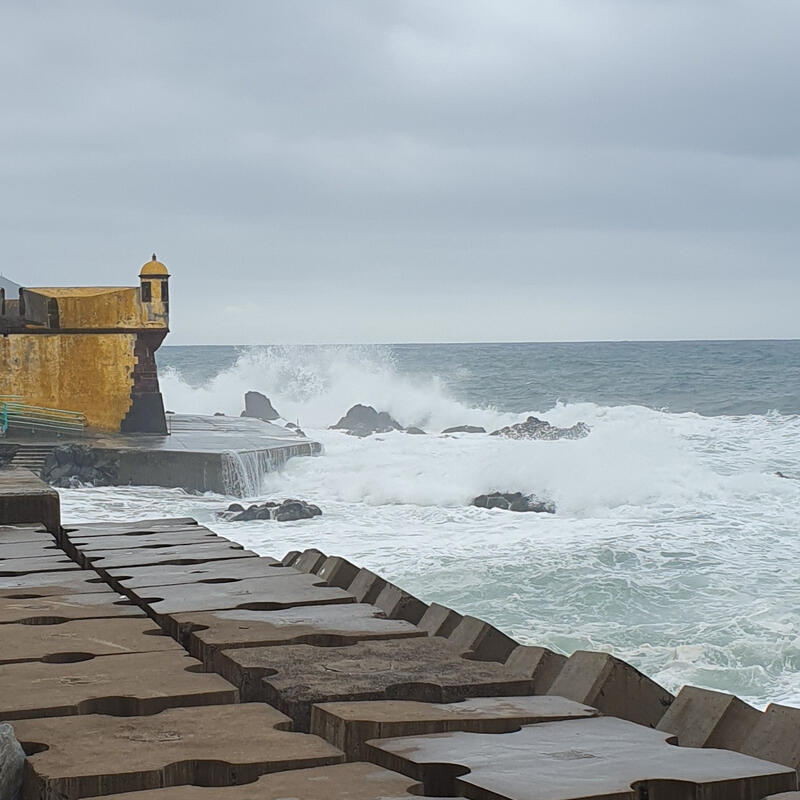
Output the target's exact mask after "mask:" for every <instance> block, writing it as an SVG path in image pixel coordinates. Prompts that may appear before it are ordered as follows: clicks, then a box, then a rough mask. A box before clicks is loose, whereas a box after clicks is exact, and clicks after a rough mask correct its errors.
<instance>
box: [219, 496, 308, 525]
mask: <svg viewBox="0 0 800 800" xmlns="http://www.w3.org/2000/svg"><path fill="white" fill-rule="evenodd" d="M320 514H322V509H321V508H320V507H319V506H315V505H314V504H313V503H307V502H306V501H305V500H297V499H295V498H293V497H292V498H289V499H287V500H283V501H282V502H276V501H274V500H267V501H266V502H264V503H260V504H259V503H253V504H252V505H250V506H248V507H247V508H244V507H243V506H242V505H240V504H239V503H231V504H230V505H229V506H228V509H227V511H220V512H219V514H218V516H220V517H222V518H223V519H227V520H229V521H230V522H247V521H249V520H253V519H274V520H276V521H277V522H292V521H294V520H298V519H312V518H313V517H318V516H320Z"/></svg>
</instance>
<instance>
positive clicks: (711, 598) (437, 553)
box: [63, 348, 800, 703]
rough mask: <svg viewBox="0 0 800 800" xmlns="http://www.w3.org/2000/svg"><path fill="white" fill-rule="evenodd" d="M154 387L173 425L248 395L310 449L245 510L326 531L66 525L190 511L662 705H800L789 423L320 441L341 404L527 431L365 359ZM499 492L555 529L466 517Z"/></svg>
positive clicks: (590, 409) (71, 494) (578, 413)
mask: <svg viewBox="0 0 800 800" xmlns="http://www.w3.org/2000/svg"><path fill="white" fill-rule="evenodd" d="M162 388H163V391H164V393H165V397H166V400H167V403H168V405H169V407H171V408H174V409H176V410H180V411H191V412H198V413H213V412H214V411H225V412H227V413H232V414H234V413H238V411H239V410H240V408H241V402H242V400H241V398H242V394H243V393H244V392H245V391H247V390H249V389H257V390H260V391H263V392H264V393H265V394H267V395H268V396H269V397H270V398H271V399H272V401H273V404H274V405H275V406H276V408H278V409H279V411H281V413H282V414H284V416H286V417H287V418H289V419H295V418H298V419H299V421H300V423H301V425H302V426H303V427H304V428H305V429H306V431H307V432H308V433H309V434H311V435H312V436H314V437H315V438H318V439H319V440H321V441H322V442H323V443H324V445H325V455H324V456H323V457H320V458H305V459H293V460H291V461H290V462H289V463H288V464H287V465H286V466H285V467H284V468H283V469H282V470H280V471H279V472H275V473H271V474H269V475H268V476H267V477H266V480H265V482H264V486H263V490H262V491H261V492H260V494H259V496H260V497H283V496H289V495H295V496H300V497H303V498H307V499H309V500H312V501H314V502H316V503H318V504H320V505H321V506H322V507H323V509H324V516H323V517H321V518H318V519H315V520H311V521H304V522H298V523H286V524H276V523H274V522H248V523H225V522H220V521H219V520H218V519H216V518H215V516H214V514H215V512H216V511H217V510H218V509H220V508H222V507H223V506H224V504H225V503H226V502H228V501H229V499H228V498H222V497H219V496H214V495H204V496H202V497H199V496H193V495H189V494H186V493H183V492H179V491H174V490H165V489H147V488H138V489H134V488H126V489H116V488H115V489H84V490H66V491H64V492H63V502H64V509H65V511H64V515H65V518H67V519H70V518H71V519H74V520H77V519H86V518H95V519H98V518H108V517H112V518H125V517H130V516H139V517H143V516H165V515H183V514H189V515H193V516H196V517H197V518H198V519H200V520H201V521H203V522H205V523H207V524H210V525H211V526H212V527H214V528H215V529H216V530H218V531H220V532H221V533H223V534H225V535H227V536H229V537H231V538H234V539H236V540H238V541H240V542H242V543H243V544H245V545H247V546H250V547H253V548H255V549H257V550H258V551H259V552H262V553H270V554H273V555H278V556H280V555H282V554H283V552H285V551H287V550H289V549H295V548H301V549H302V548H303V547H307V546H317V547H320V548H321V549H323V550H325V551H327V552H332V553H337V554H341V555H345V556H348V557H350V558H351V559H352V560H353V561H355V562H356V563H359V564H362V565H364V566H369V567H371V568H373V569H376V570H379V571H380V572H381V573H383V574H385V575H387V576H388V577H390V578H392V579H394V580H395V581H397V582H398V583H400V584H401V585H403V586H404V587H406V588H408V589H409V590H411V591H413V592H415V593H416V594H418V595H419V596H420V597H422V598H423V599H425V600H428V601H432V600H435V601H437V602H441V603H445V604H448V605H452V606H454V607H456V608H457V609H459V610H461V611H464V612H468V613H472V614H475V615H478V616H481V617H484V618H487V619H490V620H491V621H493V622H494V623H495V624H497V625H499V626H500V627H502V628H504V629H506V630H508V631H509V632H510V633H511V634H512V635H514V636H515V637H517V638H518V639H519V640H520V641H524V642H530V643H538V644H545V645H548V646H551V647H555V648H558V649H560V650H562V651H564V652H571V651H572V650H574V649H577V648H600V649H609V650H611V651H613V652H615V653H617V654H619V655H620V656H621V657H623V658H627V659H629V660H631V661H632V662H633V663H635V664H636V665H637V666H639V667H640V668H642V669H644V670H645V671H646V672H647V673H648V674H651V675H653V676H654V677H655V678H656V679H657V680H660V681H662V682H663V683H664V684H665V685H667V686H669V687H670V688H672V689H675V688H677V687H679V686H680V685H681V684H682V683H686V682H691V683H695V684H699V685H704V686H709V687H712V688H718V689H723V690H726V691H732V692H735V693H737V694H739V695H740V696H744V697H747V698H749V699H751V700H753V701H754V702H757V703H764V702H767V701H768V700H775V701H784V702H794V703H800V677H798V673H800V618H798V614H797V607H798V600H800V587H798V583H797V579H796V576H795V570H794V569H793V567H792V565H793V564H796V563H797V562H798V559H799V558H800V537H798V527H799V526H798V522H800V513H799V512H798V508H800V481H793V480H784V479H781V478H778V477H776V476H775V474H774V473H775V471H776V470H778V469H780V470H783V471H785V472H787V473H793V474H797V473H800V419H799V418H798V417H792V416H782V415H780V414H769V415H766V416H743V417H703V416H700V415H697V414H693V413H685V414H668V413H663V412H660V411H654V410H652V409H647V408H644V407H641V406H631V405H628V406H614V407H607V406H599V405H594V404H591V403H584V404H559V405H556V406H555V407H553V408H548V409H530V413H535V414H537V415H538V416H541V417H544V418H545V419H547V420H548V421H550V422H552V423H554V424H556V425H562V426H568V425H571V424H573V423H574V422H576V421H578V420H583V421H585V422H587V423H588V424H589V425H590V426H591V428H592V432H591V434H590V436H588V437H587V438H586V439H582V440H577V441H556V442H531V441H508V440H504V439H500V438H497V437H490V436H488V435H469V434H464V435H458V436H453V437H442V436H439V435H429V436H412V435H408V434H405V433H399V432H397V433H390V434H383V435H379V436H374V437H370V438H368V439H363V440H362V439H356V438H354V437H349V436H346V435H345V434H343V433H340V432H337V431H329V430H327V426H328V425H330V424H331V423H333V422H335V421H336V420H337V419H338V418H339V417H340V416H341V415H342V414H344V412H345V411H346V410H347V409H348V408H349V407H350V406H351V405H353V404H354V403H357V402H365V403H370V404H372V405H374V406H375V407H376V408H378V409H379V410H387V411H389V412H390V413H391V414H392V415H393V416H394V417H395V418H397V419H398V420H399V421H400V422H401V423H403V424H406V425H409V424H415V425H421V426H422V427H425V428H426V429H427V430H430V431H434V432H436V431H439V430H441V429H442V428H444V427H446V426H449V425H454V424H460V423H469V424H477V425H483V426H484V427H486V428H487V429H491V428H494V427H497V426H500V425H502V424H508V423H509V422H515V421H518V420H519V419H522V418H523V417H524V416H525V415H524V414H511V413H508V412H503V411H499V410H497V409H492V408H471V407H469V406H468V405H467V404H464V403H461V402H459V401H458V400H456V399H454V398H453V397H452V396H450V395H449V394H448V392H447V390H446V387H445V386H444V385H443V384H442V382H441V381H440V380H438V379H437V378H435V377H431V376H421V377H414V376H409V375H403V374H400V373H399V372H398V371H397V370H396V369H395V367H394V364H393V363H392V360H391V358H389V357H388V351H381V350H380V349H378V350H376V349H375V348H326V349H324V350H316V351H307V352H304V353H302V354H300V355H298V353H297V352H296V351H295V352H292V353H289V352H282V351H276V350H273V349H270V350H259V351H250V352H247V353H243V354H242V355H241V356H240V357H239V359H238V361H237V362H236V363H235V365H234V366H233V367H231V368H230V369H229V370H227V371H226V372H224V373H222V374H220V375H219V376H217V377H216V378H215V379H213V380H212V381H210V382H209V383H207V384H206V385H204V386H200V387H193V386H191V385H190V384H189V383H188V382H186V381H185V380H184V379H183V378H182V377H181V376H180V375H179V374H177V373H175V372H169V373H168V374H166V375H165V376H164V378H163V380H162ZM495 489H499V490H511V491H516V490H519V491H524V492H535V493H536V494H538V495H540V496H543V497H547V498H549V499H552V500H554V501H555V503H556V505H557V507H558V513H557V514H556V515H555V516H551V515H536V514H513V513H509V512H501V511H486V510H482V509H477V508H474V507H470V506H469V505H468V503H469V501H470V500H471V498H472V497H474V496H475V495H476V494H479V493H481V492H485V491H491V490H495Z"/></svg>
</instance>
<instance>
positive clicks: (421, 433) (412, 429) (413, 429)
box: [406, 425, 426, 436]
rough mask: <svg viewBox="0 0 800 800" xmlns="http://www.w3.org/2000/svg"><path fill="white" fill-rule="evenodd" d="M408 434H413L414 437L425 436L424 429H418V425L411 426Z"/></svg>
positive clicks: (407, 431)
mask: <svg viewBox="0 0 800 800" xmlns="http://www.w3.org/2000/svg"><path fill="white" fill-rule="evenodd" d="M406 433H410V434H413V435H414V436H425V435H426V434H425V431H424V430H422V428H418V427H417V426H416V425H409V426H408V427H407V428H406Z"/></svg>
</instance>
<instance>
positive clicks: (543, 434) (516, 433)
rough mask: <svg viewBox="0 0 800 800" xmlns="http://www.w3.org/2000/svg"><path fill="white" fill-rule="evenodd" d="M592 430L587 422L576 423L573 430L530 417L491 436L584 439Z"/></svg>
mask: <svg viewBox="0 0 800 800" xmlns="http://www.w3.org/2000/svg"><path fill="white" fill-rule="evenodd" d="M590 430H591V428H589V426H588V425H587V424H586V423H585V422H576V423H575V424H574V425H573V426H572V427H571V428H557V427H556V426H555V425H551V424H550V423H549V422H545V421H544V420H543V419H538V418H537V417H528V418H527V419H526V420H525V422H518V423H517V424H516V425H507V426H506V427H505V428H499V429H498V430H496V431H492V432H491V434H489V435H490V436H503V437H504V438H506V439H543V440H548V441H553V440H555V439H583V438H584V437H585V436H588V435H589V431H590Z"/></svg>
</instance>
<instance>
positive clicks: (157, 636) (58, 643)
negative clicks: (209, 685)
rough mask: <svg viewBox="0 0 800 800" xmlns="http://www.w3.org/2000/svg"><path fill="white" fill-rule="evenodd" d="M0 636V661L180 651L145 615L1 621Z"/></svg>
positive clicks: (73, 659) (49, 660)
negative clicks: (45, 622) (23, 622)
mask: <svg viewBox="0 0 800 800" xmlns="http://www.w3.org/2000/svg"><path fill="white" fill-rule="evenodd" d="M0 637H2V647H0V664H9V663H14V662H19V661H45V662H47V663H50V664H66V663H72V662H79V661H85V660H88V659H89V658H90V657H92V656H106V655H120V654H121V653H151V652H156V651H160V650H166V651H172V652H175V653H180V654H181V655H184V653H183V650H182V649H181V647H180V645H179V644H177V643H176V642H175V641H174V640H173V639H171V638H170V637H169V636H167V635H166V634H165V633H164V632H163V631H162V630H161V629H160V628H157V627H156V625H155V623H154V622H153V621H152V620H150V619H147V617H142V618H141V619H90V620H71V621H69V622H63V623H61V624H58V625H4V626H3V628H2V630H0Z"/></svg>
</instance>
